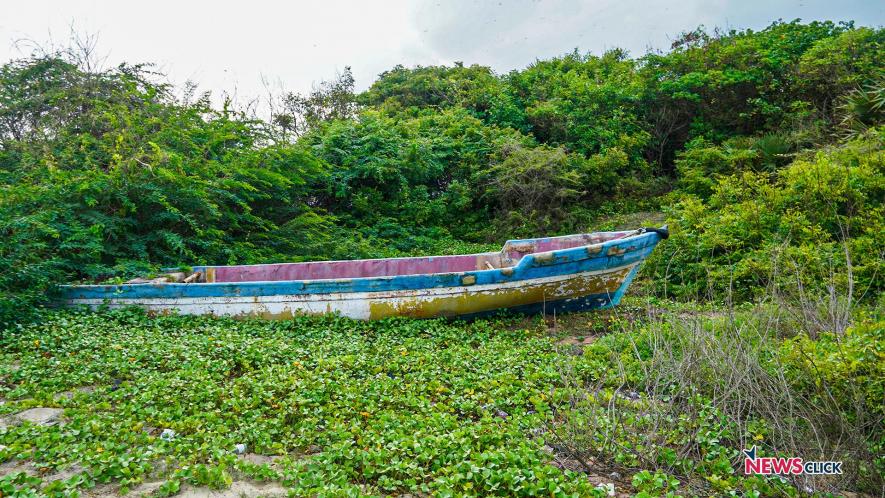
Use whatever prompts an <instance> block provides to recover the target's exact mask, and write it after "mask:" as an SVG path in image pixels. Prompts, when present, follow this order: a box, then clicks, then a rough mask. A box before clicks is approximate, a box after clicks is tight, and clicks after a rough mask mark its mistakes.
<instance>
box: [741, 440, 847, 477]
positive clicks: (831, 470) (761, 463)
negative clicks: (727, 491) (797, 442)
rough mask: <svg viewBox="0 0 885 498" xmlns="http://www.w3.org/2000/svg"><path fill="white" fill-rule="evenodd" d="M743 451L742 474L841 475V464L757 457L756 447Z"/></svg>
mask: <svg viewBox="0 0 885 498" xmlns="http://www.w3.org/2000/svg"><path fill="white" fill-rule="evenodd" d="M743 451H744V455H745V458H744V474H755V475H766V476H767V475H772V474H777V475H788V474H794V475H798V474H812V475H820V474H841V473H842V462H805V461H803V460H802V459H801V458H798V457H792V458H782V457H779V458H776V457H757V456H756V446H755V445H753V447H752V448H750V449H749V450H743Z"/></svg>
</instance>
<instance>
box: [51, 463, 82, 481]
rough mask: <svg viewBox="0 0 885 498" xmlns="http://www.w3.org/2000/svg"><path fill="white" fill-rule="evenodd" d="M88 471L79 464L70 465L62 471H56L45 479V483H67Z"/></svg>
mask: <svg viewBox="0 0 885 498" xmlns="http://www.w3.org/2000/svg"><path fill="white" fill-rule="evenodd" d="M85 471H86V469H85V468H83V466H81V465H79V464H76V463H75V464H73V465H68V466H67V467H65V468H62V469H56V470H55V471H54V472H52V473H50V474H47V475H46V476H44V477H43V482H45V483H47V484H48V483H50V482H52V481H66V480H68V479H70V478H72V477H74V476H75V475H77V474H82V473H83V472H85Z"/></svg>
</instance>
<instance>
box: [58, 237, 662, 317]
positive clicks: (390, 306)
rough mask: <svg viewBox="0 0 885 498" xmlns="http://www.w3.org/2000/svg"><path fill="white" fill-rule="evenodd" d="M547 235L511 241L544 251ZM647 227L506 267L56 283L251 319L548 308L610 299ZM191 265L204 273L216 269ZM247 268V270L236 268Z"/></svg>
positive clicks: (597, 304)
mask: <svg viewBox="0 0 885 498" xmlns="http://www.w3.org/2000/svg"><path fill="white" fill-rule="evenodd" d="M555 240H556V238H550V239H525V240H518V241H510V242H508V245H505V250H506V249H507V248H508V247H511V248H513V247H520V245H526V244H532V245H533V246H532V247H543V245H544V244H549V243H550V241H554V242H555ZM660 240H661V235H660V234H659V233H656V232H650V231H639V232H638V233H635V234H634V235H631V236H627V237H623V238H619V239H615V240H610V241H607V242H603V243H598V244H588V245H581V246H578V247H570V248H565V249H558V250H552V251H545V252H539V253H531V254H526V255H525V256H523V257H521V259H519V260H518V262H516V263H515V264H514V265H513V266H510V267H502V268H488V269H477V270H472V271H458V272H448V273H432V274H410V275H393V276H376V277H368V278H340V279H317V280H281V281H246V282H212V283H196V284H185V283H163V284H121V285H82V286H68V287H65V288H64V289H63V302H64V303H65V304H67V305H81V304H85V305H88V306H92V307H97V306H101V305H107V306H111V307H121V306H129V305H136V306H142V307H145V308H148V309H152V310H155V311H160V312H167V311H168V312H179V313H191V314H216V315H234V316H238V315H258V316H266V317H268V318H284V317H286V316H292V315H293V314H298V313H327V312H333V313H334V312H338V313H341V314H344V315H346V316H352V317H354V318H364V319H374V318H383V317H386V316H397V315H400V316H415V317H431V316H456V315H464V316H474V315H477V314H482V313H489V312H496V311H499V310H505V309H506V310H512V311H517V312H548V313H549V312H553V311H557V312H559V311H571V310H580V309H594V308H603V307H609V306H613V305H616V304H618V303H619V302H620V300H621V297H622V296H623V295H624V293H625V292H626V290H627V288H628V287H629V285H630V282H631V281H632V279H633V277H634V276H635V274H636V272H637V270H638V268H639V265H640V263H641V262H642V261H643V260H645V258H647V257H648V255H649V254H651V252H652V251H653V250H654V248H655V246H656V245H657V244H658V242H659V241H660ZM221 268H229V267H197V268H195V269H194V270H195V271H201V272H205V273H207V274H212V273H213V271H214V270H215V269H221ZM242 268H246V270H249V269H250V267H242Z"/></svg>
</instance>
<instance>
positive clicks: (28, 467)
mask: <svg viewBox="0 0 885 498" xmlns="http://www.w3.org/2000/svg"><path fill="white" fill-rule="evenodd" d="M19 472H24V473H25V474H27V475H29V476H36V475H38V474H39V472H37V469H36V468H35V467H34V465H33V464H32V463H31V462H29V461H27V460H16V459H13V460H8V461H6V462H3V463H0V477H3V476H8V475H10V474H17V473H19Z"/></svg>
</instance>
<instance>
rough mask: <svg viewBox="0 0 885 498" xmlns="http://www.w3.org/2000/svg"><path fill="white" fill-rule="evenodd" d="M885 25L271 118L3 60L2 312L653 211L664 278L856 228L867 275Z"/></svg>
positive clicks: (432, 80) (124, 81) (829, 253)
mask: <svg viewBox="0 0 885 498" xmlns="http://www.w3.org/2000/svg"><path fill="white" fill-rule="evenodd" d="M883 43H885V31H883V30H882V29H871V28H857V27H854V26H852V25H850V24H838V25H837V24H833V23H829V22H823V23H822V22H814V23H810V24H803V23H800V22H790V23H783V22H778V23H775V24H772V25H771V26H769V27H768V28H766V29H764V30H762V31H759V32H753V31H749V30H748V31H735V32H729V33H714V34H707V33H705V32H703V31H700V30H698V31H694V32H688V33H685V34H684V35H683V36H682V37H681V38H679V39H678V40H677V41H676V42H675V43H674V44H673V47H672V49H671V50H669V51H668V52H666V53H650V54H647V55H645V56H642V57H638V58H631V57H629V56H628V55H627V54H626V53H624V52H623V51H620V50H611V51H609V52H606V53H605V54H603V55H601V56H595V55H584V54H580V53H577V52H575V53H570V54H566V55H563V56H562V57H558V58H554V59H550V60H539V61H537V62H536V63H534V64H532V65H530V66H529V67H527V68H525V69H522V70H514V71H512V72H510V73H508V74H503V75H497V74H495V73H493V72H492V71H491V70H489V69H488V68H486V67H482V66H470V67H465V66H463V65H460V64H459V65H455V66H453V67H418V68H413V69H408V68H404V67H399V66H398V67H395V68H393V69H391V70H389V71H386V72H384V73H382V74H381V75H380V76H379V77H378V80H377V81H375V82H374V83H373V84H372V86H371V88H369V90H368V91H366V92H363V93H361V94H355V93H354V92H353V83H354V82H353V79H352V77H351V76H350V74H349V72H345V74H343V75H341V77H340V78H338V79H337V80H335V81H332V82H327V83H324V84H322V85H320V86H319V87H317V88H316V89H315V91H314V92H312V93H310V94H309V95H298V94H287V95H280V96H278V98H276V99H275V102H274V104H275V105H273V106H272V109H273V116H272V119H270V120H269V121H263V120H259V119H257V118H254V117H251V116H249V115H247V114H246V113H244V112H242V111H240V110H238V109H236V108H234V107H233V106H232V105H225V106H224V107H223V108H221V109H215V108H212V106H211V105H210V100H209V98H208V96H207V95H200V94H197V93H196V92H195V90H194V89H193V88H192V87H189V88H188V90H187V91H186V92H185V94H184V96H183V97H175V92H174V91H173V90H174V89H173V88H170V87H169V86H168V85H165V84H163V83H161V82H160V81H161V79H160V78H159V77H158V76H157V75H155V74H153V73H152V72H151V69H150V66H144V65H122V66H120V67H116V68H112V69H107V70H102V71H96V70H91V71H90V70H86V69H85V68H84V67H81V66H82V64H80V65H79V66H78V65H77V64H75V63H74V62H72V61H73V60H74V58H73V57H70V56H68V55H66V54H64V53H59V54H53V55H44V56H40V57H33V58H29V59H22V60H15V61H10V62H8V63H6V64H4V65H3V66H2V68H0V234H2V237H0V267H2V268H3V271H2V273H0V309H5V310H15V309H18V308H19V307H20V306H21V303H23V302H31V300H32V299H38V300H39V299H40V298H42V297H43V296H44V295H45V293H46V291H47V290H51V287H52V285H53V284H57V283H61V282H66V281H74V280H86V281H94V280H96V279H102V278H107V277H109V276H114V275H118V276H127V275H132V274H135V273H139V272H145V271H150V269H152V268H153V269H155V268H158V267H162V266H178V265H193V264H203V263H208V264H233V263H257V262H270V261H298V260H304V259H325V258H339V259H341V258H357V257H373V256H374V257H383V256H392V255H398V254H406V253H432V252H441V253H443V252H457V251H467V250H470V249H473V248H475V247H476V246H477V245H482V246H484V247H485V246H488V244H490V243H491V244H492V245H493V246H500V244H501V243H502V242H503V241H504V240H506V239H507V238H516V237H521V236H538V235H552V234H561V233H569V232H582V231H591V230H593V229H598V228H604V227H605V226H606V224H607V223H608V224H610V223H611V220H614V219H617V218H618V216H621V215H628V214H630V213H637V212H639V213H654V212H659V211H663V212H665V213H666V216H665V217H666V219H667V222H668V223H669V224H670V226H671V228H672V229H673V231H674V233H675V236H674V238H673V240H672V241H671V242H670V243H669V244H668V245H667V246H666V247H663V248H662V250H661V251H659V254H660V256H661V258H660V261H665V260H666V261H667V263H668V267H667V268H666V269H657V270H654V269H653V270H648V271H647V272H646V274H647V276H651V275H653V276H654V282H655V285H656V286H659V287H661V288H662V289H664V288H665V289H666V292H667V293H668V295H670V296H673V297H677V298H698V297H701V298H721V297H722V291H724V290H725V289H728V290H730V291H732V292H735V293H738V294H740V295H741V296H744V297H751V296H752V295H753V294H754V292H755V291H756V290H757V289H758V288H759V287H760V286H762V287H764V286H765V285H766V282H767V281H768V280H769V277H770V276H771V274H772V269H771V267H770V266H771V265H770V261H769V260H770V258H769V253H770V252H771V250H772V248H773V247H775V246H778V247H781V246H782V247H783V251H784V252H785V253H787V254H789V256H790V257H791V258H795V259H796V260H798V261H799V263H800V265H801V266H803V267H808V266H809V265H810V266H816V267H821V268H823V267H827V265H830V266H832V265H839V264H844V263H845V256H844V251H842V250H841V249H840V241H842V240H846V239H847V240H848V245H849V246H850V249H851V253H852V257H853V261H852V263H853V265H854V270H855V277H856V280H857V283H858V284H859V285H861V286H863V287H864V288H866V287H870V286H872V288H870V291H869V292H868V293H867V296H873V295H875V294H877V291H878V290H880V288H881V279H879V280H878V283H876V282H874V281H875V280H876V279H875V278H874V275H876V274H877V273H878V274H881V273H882V270H883V269H882V268H881V256H882V254H883V251H885V245H883V238H882V237H877V236H876V235H877V234H878V233H879V232H881V230H882V228H883V221H882V215H883V211H882V199H883V176H882V155H881V150H882V148H881V143H882V128H881V123H882V115H883V113H885V109H883V104H882V102H883V99H885V97H883V83H882V81H883V79H882V78H883V67H885V64H883V59H885V55H883V54H885V50H883ZM627 219H635V218H629V217H628V218H627ZM661 219H662V218H661V217H660V216H657V217H656V218H655V220H656V221H658V222H660V220H661ZM638 221H645V220H642V219H641V216H640V218H639V219H636V222H638ZM651 266H655V264H654V262H653V264H652V265H651ZM813 270H814V268H809V271H813ZM4 316H6V315H4Z"/></svg>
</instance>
